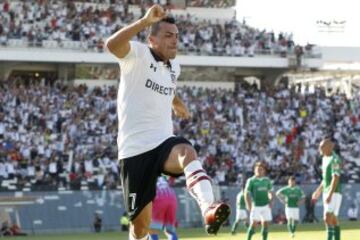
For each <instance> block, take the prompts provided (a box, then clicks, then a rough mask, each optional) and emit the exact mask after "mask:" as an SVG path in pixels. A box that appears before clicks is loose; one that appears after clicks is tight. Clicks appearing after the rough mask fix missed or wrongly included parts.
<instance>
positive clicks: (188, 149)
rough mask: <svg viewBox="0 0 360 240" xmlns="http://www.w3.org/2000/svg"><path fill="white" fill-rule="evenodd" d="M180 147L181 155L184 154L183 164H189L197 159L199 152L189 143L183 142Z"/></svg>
mask: <svg viewBox="0 0 360 240" xmlns="http://www.w3.org/2000/svg"><path fill="white" fill-rule="evenodd" d="M179 147H180V155H181V156H183V157H184V158H183V159H184V160H183V166H186V165H188V164H189V163H190V162H192V161H194V160H196V159H197V153H196V151H195V149H194V148H193V147H192V146H190V145H187V144H182V145H181V146H179Z"/></svg>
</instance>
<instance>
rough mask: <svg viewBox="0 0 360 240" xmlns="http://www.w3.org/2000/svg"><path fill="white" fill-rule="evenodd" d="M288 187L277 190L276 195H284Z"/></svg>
mask: <svg viewBox="0 0 360 240" xmlns="http://www.w3.org/2000/svg"><path fill="white" fill-rule="evenodd" d="M285 190H286V187H283V188H280V189H279V190H277V192H276V195H284V194H285Z"/></svg>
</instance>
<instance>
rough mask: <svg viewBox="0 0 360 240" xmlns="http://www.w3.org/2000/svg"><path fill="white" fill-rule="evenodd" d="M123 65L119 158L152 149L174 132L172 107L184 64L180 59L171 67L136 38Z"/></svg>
mask: <svg viewBox="0 0 360 240" xmlns="http://www.w3.org/2000/svg"><path fill="white" fill-rule="evenodd" d="M119 64H120V68H121V69H120V72H121V75H120V86H119V91H118V99H117V111H118V118H119V128H118V153H119V155H118V157H119V159H124V158H128V157H132V156H136V155H139V154H141V153H144V152H147V151H149V150H152V149H154V148H156V147H157V146H158V145H160V144H161V143H162V142H163V141H165V140H166V139H167V138H169V137H171V136H173V135H174V134H173V123H172V118H171V109H172V101H173V99H174V96H175V90H176V81H177V78H178V76H179V74H180V66H179V64H177V63H176V61H170V66H167V65H166V64H164V62H161V61H160V60H159V58H158V57H157V56H155V55H154V54H153V53H152V52H151V51H150V48H149V47H148V46H147V45H145V44H142V43H139V42H132V41H131V42H130V51H129V53H128V54H127V55H126V56H125V57H124V58H122V59H119Z"/></svg>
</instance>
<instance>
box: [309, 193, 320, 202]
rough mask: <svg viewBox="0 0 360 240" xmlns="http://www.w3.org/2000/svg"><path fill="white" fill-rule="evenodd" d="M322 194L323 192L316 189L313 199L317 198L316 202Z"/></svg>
mask: <svg viewBox="0 0 360 240" xmlns="http://www.w3.org/2000/svg"><path fill="white" fill-rule="evenodd" d="M320 194H321V192H319V191H315V192H314V193H313V194H312V196H311V200H315V202H316V201H317V200H318V199H319V197H320Z"/></svg>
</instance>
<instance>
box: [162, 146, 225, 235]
mask: <svg viewBox="0 0 360 240" xmlns="http://www.w3.org/2000/svg"><path fill="white" fill-rule="evenodd" d="M164 170H165V171H167V172H171V173H177V172H178V171H179V170H181V171H183V172H184V173H185V177H186V186H187V188H188V191H189V193H190V195H191V196H193V197H194V198H195V200H196V201H197V203H198V204H199V206H200V209H201V213H202V215H203V217H204V222H205V229H206V232H207V233H208V234H216V233H217V232H218V230H219V228H220V226H221V225H222V224H223V223H224V222H225V221H226V219H227V218H228V217H229V215H230V207H229V205H227V204H225V203H223V202H215V199H214V193H213V189H212V186H211V179H210V178H209V176H208V175H207V174H206V172H205V171H204V169H203V167H202V165H201V162H200V161H199V160H198V159H197V154H196V151H195V149H194V148H193V147H192V146H191V145H189V144H178V145H175V146H174V147H173V148H172V150H171V153H170V155H169V158H168V160H167V161H166V162H165V166H164Z"/></svg>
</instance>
